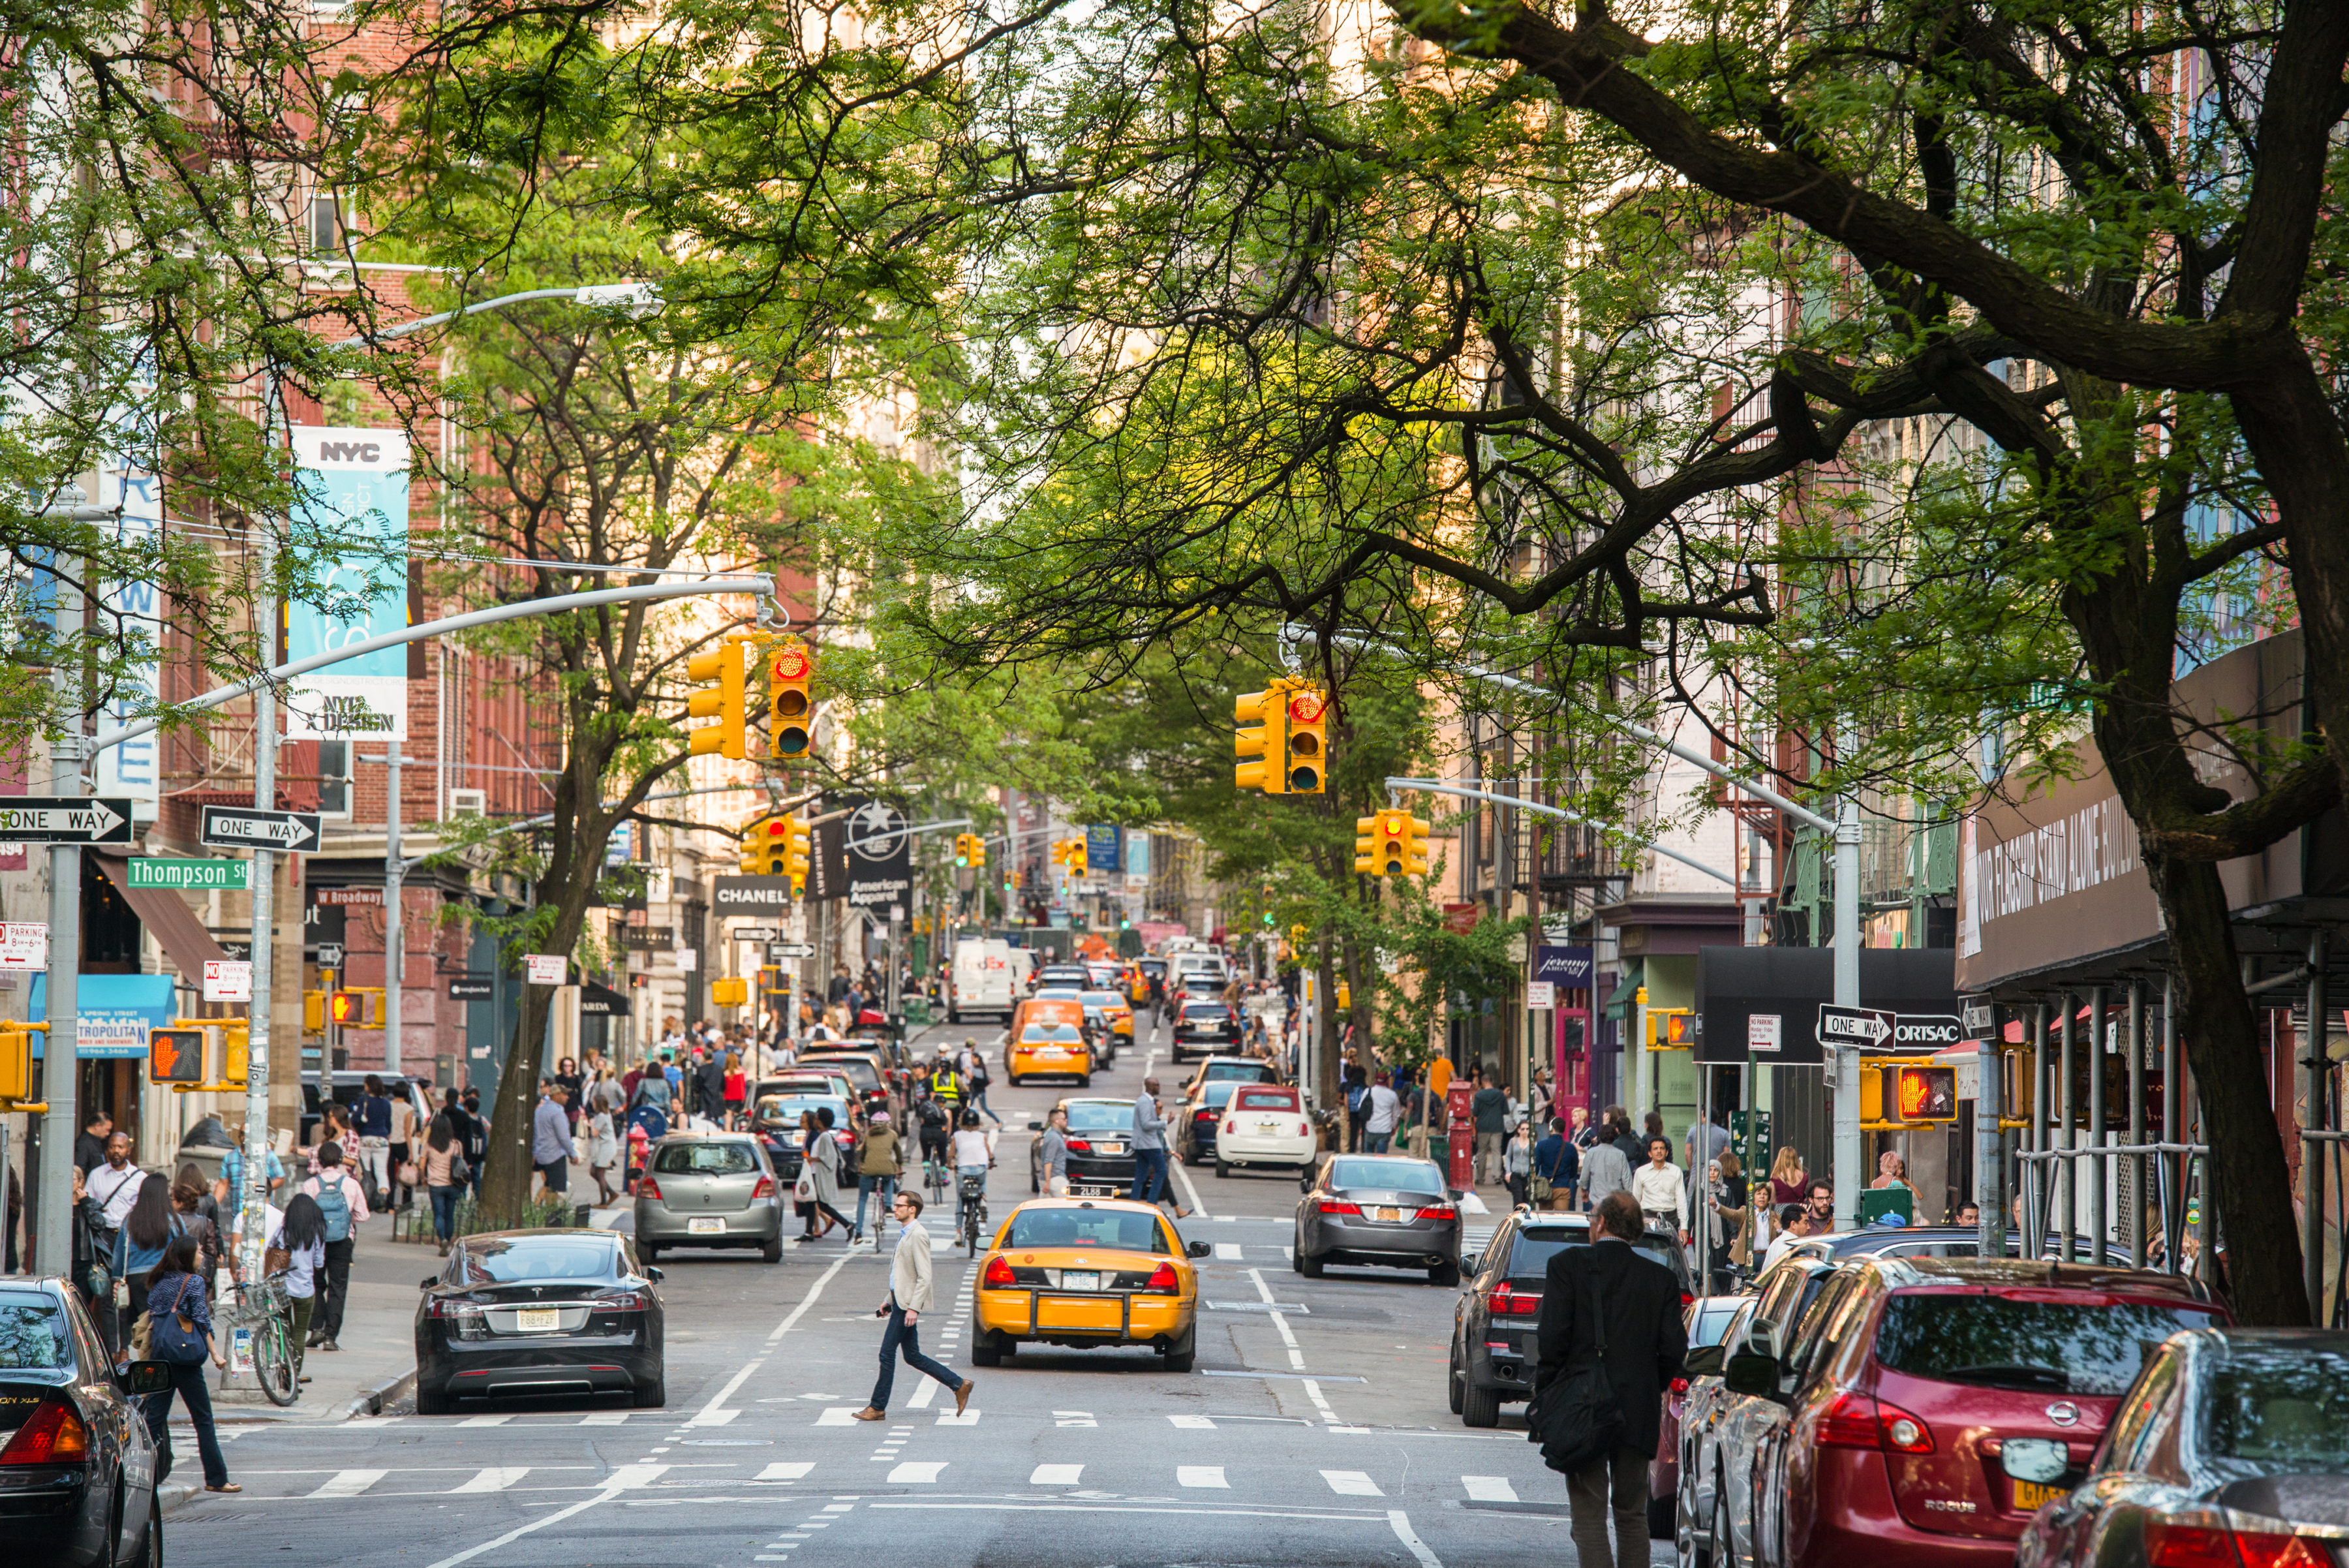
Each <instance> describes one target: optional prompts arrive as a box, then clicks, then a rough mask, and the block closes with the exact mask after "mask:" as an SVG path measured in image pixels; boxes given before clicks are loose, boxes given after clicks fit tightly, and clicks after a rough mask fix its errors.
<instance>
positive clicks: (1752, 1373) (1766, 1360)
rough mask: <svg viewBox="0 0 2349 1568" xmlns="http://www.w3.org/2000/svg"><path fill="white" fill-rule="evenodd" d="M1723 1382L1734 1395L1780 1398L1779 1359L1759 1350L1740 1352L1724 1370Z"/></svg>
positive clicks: (1730, 1359)
mask: <svg viewBox="0 0 2349 1568" xmlns="http://www.w3.org/2000/svg"><path fill="white" fill-rule="evenodd" d="M1721 1381H1722V1384H1723V1386H1725V1387H1726V1388H1728V1390H1729V1391H1730V1392H1731V1393H1732V1394H1753V1395H1757V1396H1759V1397H1762V1398H1764V1399H1775V1398H1776V1397H1778V1358H1777V1357H1776V1356H1775V1355H1764V1354H1763V1353H1762V1352H1760V1351H1758V1350H1745V1351H1740V1352H1739V1353H1738V1354H1736V1355H1733V1356H1731V1357H1730V1358H1729V1361H1728V1363H1727V1365H1726V1366H1723V1368H1722V1375H1721Z"/></svg>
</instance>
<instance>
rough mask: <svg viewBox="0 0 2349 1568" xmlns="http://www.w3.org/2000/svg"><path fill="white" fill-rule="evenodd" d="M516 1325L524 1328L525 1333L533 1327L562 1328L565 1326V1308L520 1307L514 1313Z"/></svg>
mask: <svg viewBox="0 0 2349 1568" xmlns="http://www.w3.org/2000/svg"><path fill="white" fill-rule="evenodd" d="M514 1326H515V1327H516V1328H518V1329H521V1330H523V1332H524V1333H528V1332H529V1331H531V1330H533V1329H539V1330H545V1329H550V1328H561V1327H562V1326H563V1309H562V1308H560V1307H522V1308H519V1309H517V1310H516V1312H515V1313H514Z"/></svg>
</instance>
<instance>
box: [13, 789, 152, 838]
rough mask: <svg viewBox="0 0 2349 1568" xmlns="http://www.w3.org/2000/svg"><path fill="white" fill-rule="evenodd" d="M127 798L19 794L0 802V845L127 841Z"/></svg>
mask: <svg viewBox="0 0 2349 1568" xmlns="http://www.w3.org/2000/svg"><path fill="white" fill-rule="evenodd" d="M129 842H130V797H129V795H119V796H118V795H108V796H104V797H91V796H87V795H70V794H20V795H17V796H16V797H15V798H14V799H12V800H10V801H9V802H8V804H7V805H0V844H128V843H129Z"/></svg>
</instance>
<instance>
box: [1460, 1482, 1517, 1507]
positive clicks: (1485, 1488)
mask: <svg viewBox="0 0 2349 1568" xmlns="http://www.w3.org/2000/svg"><path fill="white" fill-rule="evenodd" d="M1460 1484H1461V1485H1462V1486H1464V1487H1466V1488H1467V1489H1468V1496H1469V1498H1470V1499H1471V1500H1472V1501H1476V1502H1515V1501H1517V1489H1516V1488H1515V1487H1513V1486H1511V1485H1510V1484H1509V1478H1508V1477H1506V1476H1462V1477H1461V1478H1460Z"/></svg>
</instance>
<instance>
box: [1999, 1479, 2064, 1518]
mask: <svg viewBox="0 0 2349 1568" xmlns="http://www.w3.org/2000/svg"><path fill="white" fill-rule="evenodd" d="M2013 1487H2014V1511H2016V1512H2017V1513H2036V1512H2038V1511H2040V1509H2042V1508H2044V1506H2046V1505H2047V1504H2048V1503H2051V1502H2054V1501H2055V1500H2056V1499H2057V1498H2063V1497H2069V1496H2071V1495H2072V1489H2071V1488H2070V1487H2067V1486H2064V1485H2061V1484H2060V1483H2059V1484H2057V1485H2054V1486H2042V1485H2041V1484H2040V1483H2039V1482H2037V1481H2027V1480H2019V1481H2015V1482H2013Z"/></svg>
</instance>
